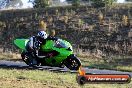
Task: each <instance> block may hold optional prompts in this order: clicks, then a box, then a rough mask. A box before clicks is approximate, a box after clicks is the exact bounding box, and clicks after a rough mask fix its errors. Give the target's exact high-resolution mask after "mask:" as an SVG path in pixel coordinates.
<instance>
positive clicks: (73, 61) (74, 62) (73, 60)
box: [64, 55, 81, 70]
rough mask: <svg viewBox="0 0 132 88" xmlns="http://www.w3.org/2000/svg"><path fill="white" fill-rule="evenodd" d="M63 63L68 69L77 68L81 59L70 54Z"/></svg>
mask: <svg viewBox="0 0 132 88" xmlns="http://www.w3.org/2000/svg"><path fill="white" fill-rule="evenodd" d="M64 65H65V66H66V67H67V68H69V69H70V70H78V69H79V67H80V66H81V61H80V60H79V59H78V58H77V57H75V56H74V55H70V56H69V57H68V58H67V59H66V60H65V62H64Z"/></svg>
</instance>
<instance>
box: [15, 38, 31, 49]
mask: <svg viewBox="0 0 132 88" xmlns="http://www.w3.org/2000/svg"><path fill="white" fill-rule="evenodd" d="M28 41H29V39H15V40H14V44H15V45H16V46H17V47H18V48H20V49H22V50H26V48H25V46H26V44H27V42H28Z"/></svg>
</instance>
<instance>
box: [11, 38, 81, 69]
mask: <svg viewBox="0 0 132 88" xmlns="http://www.w3.org/2000/svg"><path fill="white" fill-rule="evenodd" d="M28 42H29V39H15V40H14V43H15V45H16V46H17V47H18V48H20V49H21V50H22V53H21V57H22V60H23V61H24V62H25V63H26V64H27V65H31V62H30V60H31V59H32V58H34V57H35V59H36V61H37V66H54V67H63V66H66V67H67V68H69V69H70V70H78V69H79V67H80V66H81V61H80V60H79V59H78V58H77V57H76V56H75V55H74V54H73V49H72V46H71V44H70V43H69V42H67V41H65V40H62V39H58V40H57V41H53V40H46V44H44V45H41V48H40V49H41V51H43V52H44V54H47V55H51V56H48V57H43V58H42V57H41V56H38V55H36V53H32V52H28V51H27V49H26V45H27V43H28Z"/></svg>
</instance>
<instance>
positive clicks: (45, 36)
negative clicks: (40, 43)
mask: <svg viewBox="0 0 132 88" xmlns="http://www.w3.org/2000/svg"><path fill="white" fill-rule="evenodd" d="M38 36H40V37H41V38H44V39H46V38H47V36H48V35H47V34H46V32H45V31H40V32H39V33H38Z"/></svg>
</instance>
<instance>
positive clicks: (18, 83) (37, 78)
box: [0, 69, 132, 88]
mask: <svg viewBox="0 0 132 88" xmlns="http://www.w3.org/2000/svg"><path fill="white" fill-rule="evenodd" d="M106 86H107V88H131V86H132V82H131V83H129V84H94V85H93V84H86V85H84V86H80V85H78V84H77V82H76V74H71V73H55V72H50V71H39V70H17V69H0V87H2V88H80V87H81V88H103V87H104V88H105V87H106Z"/></svg>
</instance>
